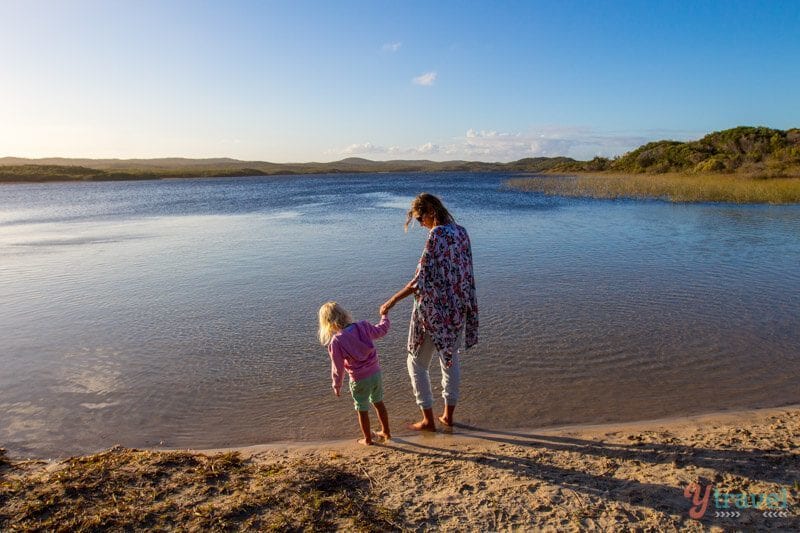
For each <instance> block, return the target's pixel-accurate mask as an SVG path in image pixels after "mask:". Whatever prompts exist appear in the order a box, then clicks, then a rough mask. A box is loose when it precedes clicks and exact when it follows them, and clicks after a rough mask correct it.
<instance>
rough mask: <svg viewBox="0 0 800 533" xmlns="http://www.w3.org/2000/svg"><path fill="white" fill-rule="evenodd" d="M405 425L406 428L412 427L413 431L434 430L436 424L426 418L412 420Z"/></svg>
mask: <svg viewBox="0 0 800 533" xmlns="http://www.w3.org/2000/svg"><path fill="white" fill-rule="evenodd" d="M406 427H407V428H408V429H413V430H414V431H436V424H434V423H433V421H428V420H421V421H420V422H414V423H413V424H408V425H407V426H406Z"/></svg>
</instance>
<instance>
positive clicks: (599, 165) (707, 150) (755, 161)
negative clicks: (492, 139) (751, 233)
mask: <svg viewBox="0 0 800 533" xmlns="http://www.w3.org/2000/svg"><path fill="white" fill-rule="evenodd" d="M553 170H554V171H555V172H598V171H611V172H616V173H625V174H665V173H675V172H679V173H682V174H690V175H691V174H708V173H712V172H720V173H737V174H741V175H745V176H748V177H754V178H771V177H790V176H800V129H797V128H794V129H790V130H785V131H784V130H775V129H770V128H763V127H758V128H754V127H748V126H740V127H738V128H732V129H728V130H724V131H717V132H714V133H710V134H708V135H706V136H705V137H703V138H702V139H700V140H697V141H691V142H678V141H656V142H651V143H647V144H645V145H643V146H640V147H639V148H637V149H635V150H633V151H631V152H628V153H627V154H625V155H623V156H621V157H618V158H615V159H607V158H603V157H596V158H594V159H592V160H591V161H573V162H569V161H568V162H565V163H563V164H559V165H556V166H555V167H554V168H553Z"/></svg>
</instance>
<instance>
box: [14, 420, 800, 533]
mask: <svg viewBox="0 0 800 533" xmlns="http://www.w3.org/2000/svg"><path fill="white" fill-rule="evenodd" d="M798 443H800V406H788V407H782V408H773V409H760V410H750V411H737V412H722V413H713V414H706V415H699V416H692V417H685V418H676V419H663V420H654V421H645V422H637V423H626V424H613V425H596V426H572V427H560V428H547V429H539V430H531V431H514V432H486V431H483V430H481V429H480V428H474V427H456V428H454V430H453V431H452V432H446V431H440V432H437V433H434V434H421V435H418V436H413V437H400V438H395V439H393V440H391V441H389V442H386V443H384V444H381V445H377V446H372V447H365V446H358V445H356V444H355V441H354V440H348V441H337V442H326V443H314V444H271V445H264V446H255V447H249V448H239V449H232V450H204V451H192V450H175V451H148V450H144V451H139V450H130V449H125V448H120V447H116V448H112V449H111V450H108V451H105V452H102V453H99V454H95V455H90V456H83V457H74V458H70V459H66V460H60V461H53V462H42V461H15V460H14V459H13V458H8V457H5V455H2V456H0V475H2V482H1V483H0V529H2V530H10V531H16V530H29V529H37V528H45V529H51V528H55V529H59V528H63V529H70V530H75V529H77V530H81V529H93V528H98V527H99V528H135V529H138V528H143V527H145V528H158V529H172V528H178V529H189V530H205V529H209V528H210V529H220V530H239V529H248V530H249V529H253V530H255V529H259V530H264V529H267V530H269V529H273V530H285V529H305V528H315V529H324V530H325V529H327V530H331V529H348V530H350V529H357V530H382V531H387V530H411V531H425V530H444V531H452V530H480V531H490V530H491V531H494V530H510V529H517V528H521V529H544V530H559V531H561V530H586V529H590V530H611V529H616V528H618V527H620V526H623V527H626V528H637V529H644V530H675V529H688V530H697V531H700V530H712V531H714V530H729V529H747V530H797V529H798V528H800V500H798V496H799V494H798V489H799V488H800V449H799V448H798ZM690 513H691V514H690Z"/></svg>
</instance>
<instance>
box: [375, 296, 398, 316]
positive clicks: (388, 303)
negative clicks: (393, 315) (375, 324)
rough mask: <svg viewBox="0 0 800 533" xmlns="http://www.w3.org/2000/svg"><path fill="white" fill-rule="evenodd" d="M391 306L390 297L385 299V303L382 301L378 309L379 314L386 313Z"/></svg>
mask: <svg viewBox="0 0 800 533" xmlns="http://www.w3.org/2000/svg"><path fill="white" fill-rule="evenodd" d="M392 307H394V302H393V301H392V300H391V299H389V300H386V303H384V304H383V305H382V306H381V307H380V309H378V312H379V313H380V314H381V316H383V315H388V314H389V311H390V310H391V309H392Z"/></svg>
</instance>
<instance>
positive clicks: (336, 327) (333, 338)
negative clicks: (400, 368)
mask: <svg viewBox="0 0 800 533" xmlns="http://www.w3.org/2000/svg"><path fill="white" fill-rule="evenodd" d="M387 331H389V317H388V316H387V315H385V314H384V315H382V316H381V321H380V322H379V323H378V324H377V325H375V326H373V325H372V324H370V323H369V322H367V321H366V320H363V321H361V322H355V323H354V322H353V319H352V318H351V317H350V313H348V312H347V311H346V310H345V309H344V308H342V306H340V305H339V304H338V303H336V302H326V303H325V304H323V305H322V307H320V308H319V340H320V342H321V343H322V345H323V346H327V347H328V354H329V355H330V357H331V378H332V381H333V393H334V394H336V396H339V391H340V390H341V388H342V378H343V377H344V372H343V370H346V371H347V373H348V374H349V375H350V393H351V394H352V395H353V402H354V403H355V407H356V411H358V424H359V426H361V432H362V433H363V434H364V438H363V439H360V440H359V441H358V443H359V444H366V445H370V444H372V432H371V431H370V428H369V405H368V404H369V403H371V404H372V405H373V406H374V407H375V411H377V412H378V419H379V420H380V422H381V430H380V432H378V433H377V434H376V435H377V436H378V437H380V438H381V439H383V440H388V439H390V438H391V437H392V435H391V433H390V432H389V415H388V414H387V412H386V406H385V405H383V380H382V378H381V367H380V364H379V363H378V352H377V350H375V345H374V344H372V341H373V339H379V338H381V337H383V336H384V335H386V332H387Z"/></svg>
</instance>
